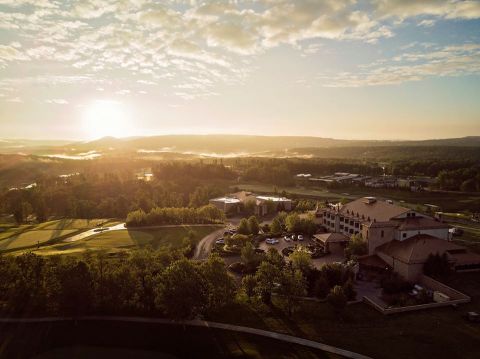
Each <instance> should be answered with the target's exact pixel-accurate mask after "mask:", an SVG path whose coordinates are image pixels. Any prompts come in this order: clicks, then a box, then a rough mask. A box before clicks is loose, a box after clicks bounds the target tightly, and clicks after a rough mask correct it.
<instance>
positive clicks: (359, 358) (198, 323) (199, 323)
mask: <svg viewBox="0 0 480 359" xmlns="http://www.w3.org/2000/svg"><path fill="white" fill-rule="evenodd" d="M72 320H79V321H111V322H130V323H149V324H166V325H187V326H193V327H204V328H213V329H222V330H229V331H233V332H238V333H247V334H253V335H259V336H262V337H267V338H270V339H276V340H281V341H283V342H287V343H292V344H298V345H303V346H306V347H309V348H313V349H319V350H323V351H325V352H328V353H333V354H337V355H341V356H343V357H345V358H353V359H371V358H370V357H367V356H365V355H362V354H358V353H355V352H351V351H349V350H345V349H341V348H337V347H333V346H331V345H327V344H323V343H319V342H315V341H313V340H308V339H303V338H299V337H294V336H292V335H287V334H281V333H276V332H270V331H267V330H262V329H256V328H250V327H242V326H238V325H233V324H225V323H217V322H209V321H204V320H188V321H179V322H176V321H172V320H169V319H162V318H143V317H104V316H86V317H79V318H66V317H45V318H0V323H19V324H21V323H25V324H28V323H51V322H64V321H72Z"/></svg>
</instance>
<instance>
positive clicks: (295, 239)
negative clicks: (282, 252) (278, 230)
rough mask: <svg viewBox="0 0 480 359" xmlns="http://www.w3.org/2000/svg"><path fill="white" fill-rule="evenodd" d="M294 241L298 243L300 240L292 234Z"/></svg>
mask: <svg viewBox="0 0 480 359" xmlns="http://www.w3.org/2000/svg"><path fill="white" fill-rule="evenodd" d="M292 241H294V242H296V241H298V238H297V237H296V236H295V235H294V234H292Z"/></svg>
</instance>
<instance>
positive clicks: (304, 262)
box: [288, 247, 312, 275]
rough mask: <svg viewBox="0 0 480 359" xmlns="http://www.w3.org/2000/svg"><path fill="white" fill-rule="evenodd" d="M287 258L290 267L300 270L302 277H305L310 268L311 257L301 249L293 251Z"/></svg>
mask: <svg viewBox="0 0 480 359" xmlns="http://www.w3.org/2000/svg"><path fill="white" fill-rule="evenodd" d="M288 258H289V259H290V263H292V267H293V268H294V269H298V270H300V271H301V272H302V273H303V274H304V275H307V274H308V272H309V271H310V269H311V268H312V257H311V256H310V254H309V253H308V252H306V251H305V250H304V249H303V248H302V247H300V249H297V250H295V251H293V252H292V253H291V254H290V255H289V256H288Z"/></svg>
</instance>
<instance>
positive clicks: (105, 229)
mask: <svg viewBox="0 0 480 359" xmlns="http://www.w3.org/2000/svg"><path fill="white" fill-rule="evenodd" d="M93 231H94V232H95V233H98V232H104V231H108V228H103V227H102V228H95V229H94V230H93Z"/></svg>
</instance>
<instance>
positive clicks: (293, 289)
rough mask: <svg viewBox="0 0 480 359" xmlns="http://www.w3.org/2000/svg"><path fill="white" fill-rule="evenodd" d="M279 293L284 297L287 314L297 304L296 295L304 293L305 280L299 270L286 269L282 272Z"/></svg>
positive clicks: (291, 311) (290, 312) (300, 295)
mask: <svg viewBox="0 0 480 359" xmlns="http://www.w3.org/2000/svg"><path fill="white" fill-rule="evenodd" d="M280 293H281V294H282V295H283V296H284V297H285V301H286V306H287V310H288V315H289V316H291V315H292V313H293V310H294V309H295V307H296V306H297V305H298V297H303V296H304V295H305V294H306V281H305V278H304V276H303V273H302V272H301V271H300V270H298V269H297V270H293V269H288V270H286V271H283V272H282V276H281V279H280Z"/></svg>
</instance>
